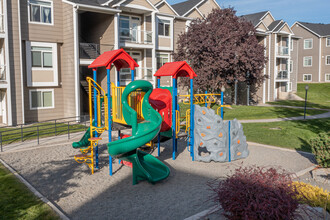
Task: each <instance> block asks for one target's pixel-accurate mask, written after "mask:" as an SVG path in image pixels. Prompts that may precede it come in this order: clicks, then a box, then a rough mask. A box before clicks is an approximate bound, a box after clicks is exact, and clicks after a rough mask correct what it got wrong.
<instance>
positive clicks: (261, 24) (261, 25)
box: [257, 23, 267, 31]
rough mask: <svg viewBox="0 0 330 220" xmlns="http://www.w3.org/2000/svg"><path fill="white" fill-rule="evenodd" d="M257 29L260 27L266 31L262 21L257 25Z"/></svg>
mask: <svg viewBox="0 0 330 220" xmlns="http://www.w3.org/2000/svg"><path fill="white" fill-rule="evenodd" d="M257 29H261V30H263V31H267V28H266V26H265V25H264V24H263V23H260V24H259V26H258V27H257Z"/></svg>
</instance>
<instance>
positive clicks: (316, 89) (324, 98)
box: [268, 83, 330, 109]
mask: <svg viewBox="0 0 330 220" xmlns="http://www.w3.org/2000/svg"><path fill="white" fill-rule="evenodd" d="M306 85H308V87H309V89H308V92H307V107H312V108H325V109H330V83H298V85H297V86H298V88H297V95H298V96H300V97H301V98H303V99H305V92H306V91H305V86H306ZM268 104H272V105H289V106H301V107H303V106H305V101H289V100H282V101H276V102H269V103H268Z"/></svg>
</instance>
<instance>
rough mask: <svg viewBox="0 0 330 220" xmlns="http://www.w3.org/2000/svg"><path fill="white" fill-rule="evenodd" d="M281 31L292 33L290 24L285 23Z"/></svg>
mask: <svg viewBox="0 0 330 220" xmlns="http://www.w3.org/2000/svg"><path fill="white" fill-rule="evenodd" d="M280 32H285V33H291V30H290V28H289V27H288V25H287V24H285V25H284V27H283V28H282V29H281V31H280Z"/></svg>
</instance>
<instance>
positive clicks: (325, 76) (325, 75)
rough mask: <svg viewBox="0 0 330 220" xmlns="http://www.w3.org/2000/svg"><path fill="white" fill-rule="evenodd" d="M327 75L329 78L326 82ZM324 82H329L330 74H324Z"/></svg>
mask: <svg viewBox="0 0 330 220" xmlns="http://www.w3.org/2000/svg"><path fill="white" fill-rule="evenodd" d="M327 75H328V76H329V80H327ZM324 82H330V73H326V74H324Z"/></svg>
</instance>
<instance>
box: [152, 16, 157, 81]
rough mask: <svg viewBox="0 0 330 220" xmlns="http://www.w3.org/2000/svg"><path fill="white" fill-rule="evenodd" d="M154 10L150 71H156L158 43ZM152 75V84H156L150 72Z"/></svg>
mask: <svg viewBox="0 0 330 220" xmlns="http://www.w3.org/2000/svg"><path fill="white" fill-rule="evenodd" d="M156 19H157V18H156V12H153V13H151V30H152V42H153V43H154V47H152V50H151V53H152V54H151V66H152V72H153V73H155V72H156V65H157V63H156V47H157V45H158V38H157V33H156V32H157V31H158V30H157V22H156ZM152 76H153V77H154V86H156V85H157V83H156V81H157V80H156V77H155V76H154V74H152Z"/></svg>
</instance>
